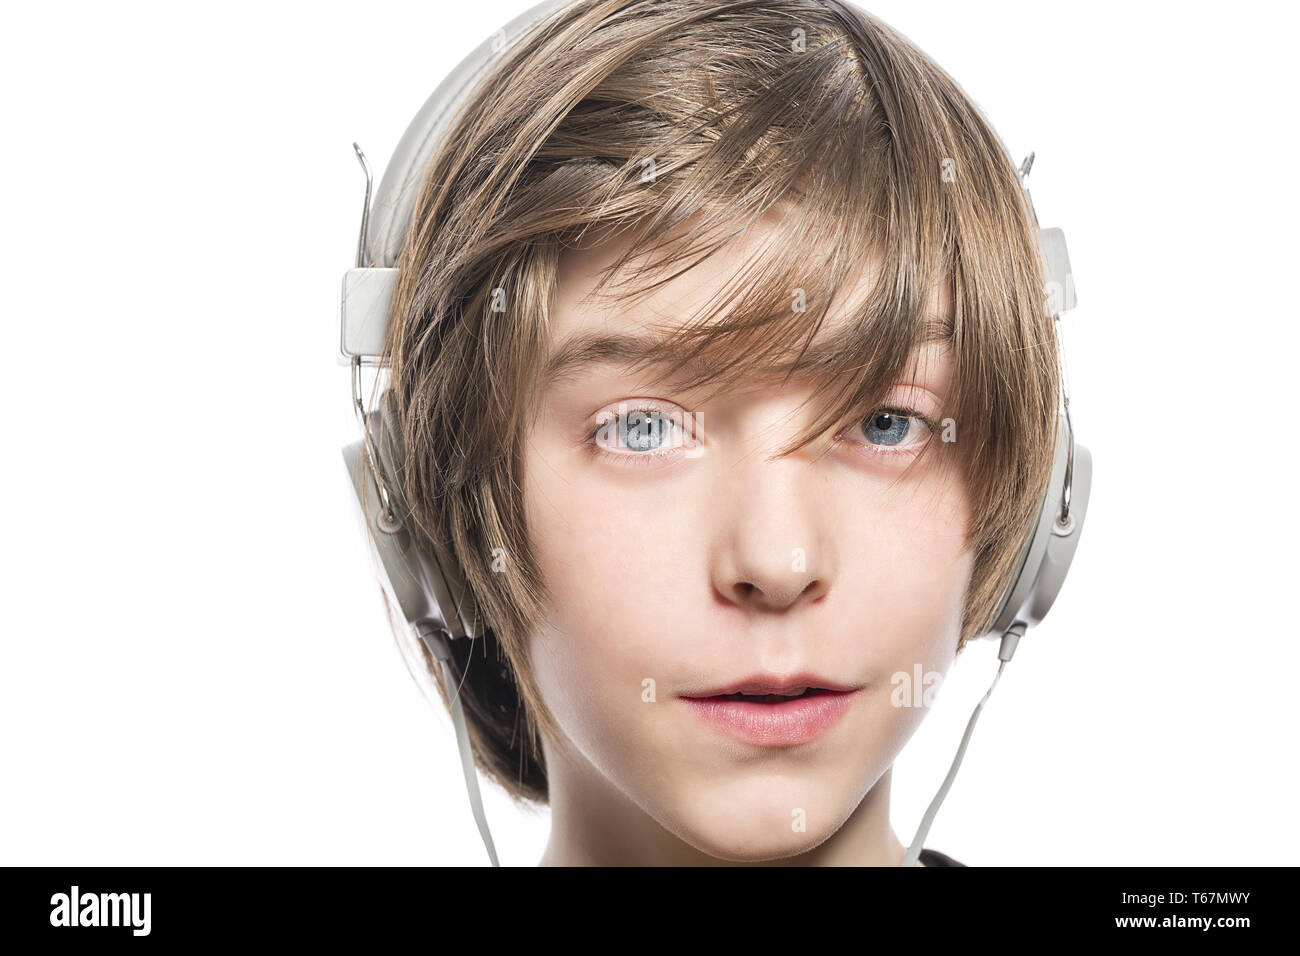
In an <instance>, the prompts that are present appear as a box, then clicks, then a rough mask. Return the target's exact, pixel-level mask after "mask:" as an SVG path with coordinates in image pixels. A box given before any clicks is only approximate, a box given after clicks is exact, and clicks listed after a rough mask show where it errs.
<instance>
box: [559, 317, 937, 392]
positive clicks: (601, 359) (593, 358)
mask: <svg viewBox="0 0 1300 956" xmlns="http://www.w3.org/2000/svg"><path fill="white" fill-rule="evenodd" d="M952 334H953V322H952V319H951V317H943V316H939V315H934V314H931V315H930V316H928V321H927V323H926V326H925V331H924V332H923V334H922V337H921V341H920V343H919V344H921V345H928V344H931V343H933V342H946V341H950V340H951V339H952ZM672 338H673V334H672V333H669V334H668V335H651V334H649V333H646V332H594V331H591V332H578V333H575V334H573V335H570V336H569V337H568V338H566V339H564V340H563V341H562V342H561V343H560V346H559V348H557V349H556V350H555V352H554V353H553V354H552V355H551V357H550V358H549V359H548V360H547V362H546V367H545V368H544V369H543V370H542V387H543V389H545V390H549V389H551V388H554V387H555V386H556V385H559V384H560V383H561V382H563V381H564V380H565V379H569V378H573V377H575V376H576V375H577V374H578V373H580V372H582V371H584V370H586V369H587V368H590V367H591V366H593V365H603V364H608V365H631V364H633V363H634V362H636V361H637V360H639V359H643V358H644V357H645V354H646V353H647V352H648V351H650V349H651V348H654V347H657V346H660V345H662V344H663V343H664V342H665V341H670V340H671V339H672ZM832 351H833V350H832V349H831V348H830V347H829V346H828V345H826V344H824V343H823V344H820V345H812V346H809V348H808V349H807V350H806V351H805V352H804V356H803V360H804V361H805V362H810V363H815V362H817V361H818V360H820V359H823V358H825V357H827V355H829V354H830V353H831V352H832ZM655 364H657V365H658V366H660V367H664V366H671V367H672V377H673V378H678V377H683V376H685V377H690V378H696V379H703V378H707V377H710V376H712V375H713V374H714V373H715V371H716V370H717V368H718V365H717V364H716V363H715V362H714V361H713V360H711V359H708V358H706V357H704V356H701V355H696V356H691V357H687V356H684V355H668V356H665V357H664V358H663V359H662V360H661V361H659V362H658V363H655Z"/></svg>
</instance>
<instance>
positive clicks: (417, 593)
mask: <svg viewBox="0 0 1300 956" xmlns="http://www.w3.org/2000/svg"><path fill="white" fill-rule="evenodd" d="M366 421H367V423H368V428H369V432H370V437H371V442H372V444H373V447H374V455H375V464H376V466H377V467H378V468H379V470H380V472H381V473H382V477H383V484H384V487H385V488H386V489H387V491H388V494H389V500H390V502H391V505H392V509H393V517H394V518H395V519H396V520H395V521H393V520H390V519H389V518H388V516H387V515H386V514H385V513H384V506H383V498H382V497H381V494H380V489H379V485H378V483H377V482H376V481H375V477H374V475H373V474H372V473H371V470H370V467H369V462H368V461H367V455H366V453H365V442H364V440H363V441H360V442H356V443H354V444H352V445H349V446H348V447H347V448H345V449H344V450H343V458H344V461H345V462H346V464H347V467H348V472H349V474H350V475H351V478H352V484H353V489H354V491H355V492H356V495H357V501H358V503H359V504H360V506H361V510H362V515H363V518H364V520H365V524H366V531H367V533H368V536H369V539H370V542H371V544H372V545H373V547H374V550H375V556H376V558H377V559H378V560H377V563H378V565H379V568H380V569H381V571H382V573H383V577H384V582H383V583H384V586H385V589H386V590H387V592H388V593H389V595H390V596H391V597H392V598H393V600H394V601H395V602H396V604H397V605H398V606H399V607H401V609H402V614H403V616H404V617H405V618H406V621H407V623H408V624H410V625H415V624H417V623H432V624H433V625H434V626H435V627H436V628H439V629H442V630H445V631H447V632H448V633H449V634H450V635H451V636H452V637H453V638H455V637H471V638H472V637H477V636H479V635H480V634H481V633H482V632H483V631H485V630H486V629H487V628H486V623H485V622H483V621H482V619H481V617H480V616H479V613H478V607H477V604H476V602H475V601H474V597H473V594H472V593H471V591H470V589H469V588H468V587H467V586H466V584H465V580H464V576H463V574H462V572H461V570H460V567H459V565H457V564H456V562H455V561H453V560H452V559H451V555H450V554H449V553H448V552H447V550H446V549H443V548H439V547H436V546H435V545H434V544H433V543H432V542H430V541H429V539H428V538H426V537H425V536H424V535H423V534H421V533H420V531H419V529H417V528H416V526H415V523H414V521H412V519H411V513H410V509H409V507H408V506H407V502H406V498H405V496H404V493H403V478H404V470H405V464H406V460H405V449H404V448H403V446H402V442H401V437H400V434H399V433H398V431H397V429H396V422H397V415H396V399H395V397H394V395H393V393H392V390H391V389H385V390H384V392H383V394H382V395H381V396H380V399H379V406H378V408H377V409H375V410H374V411H372V412H370V413H368V414H367V416H366Z"/></svg>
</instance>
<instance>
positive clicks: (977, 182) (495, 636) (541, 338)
mask: <svg viewBox="0 0 1300 956" xmlns="http://www.w3.org/2000/svg"><path fill="white" fill-rule="evenodd" d="M647 170H650V171H651V175H648V176H647V175H646V171H647ZM773 210H779V211H781V212H783V213H784V218H783V219H782V221H781V227H780V232H781V234H782V235H784V236H785V238H784V239H783V240H782V241H779V242H777V243H775V244H774V246H773V251H772V252H771V253H770V254H769V255H764V256H761V257H756V259H755V261H754V262H753V264H752V269H747V270H746V271H745V274H744V275H743V276H739V277H737V281H736V282H735V283H734V284H733V285H729V286H728V288H727V289H725V290H719V293H718V296H717V298H716V299H715V301H714V302H712V303H711V304H710V307H709V308H708V309H707V310H703V311H702V314H701V315H699V316H698V317H697V318H698V321H691V322H687V323H684V324H683V327H682V329H681V330H680V332H679V333H678V334H677V335H676V336H675V337H674V339H673V341H671V342H669V343H667V344H666V345H665V347H664V350H665V353H666V354H667V353H671V354H674V355H682V356H703V355H707V356H710V357H712V358H720V360H721V363H720V364H719V366H718V367H717V368H716V369H715V371H714V373H713V377H712V378H711V379H710V384H712V385H715V386H716V387H718V388H724V387H726V385H727V383H728V382H730V381H732V380H734V379H735V378H736V377H738V376H741V375H747V374H752V373H753V371H754V370H755V369H759V368H762V369H765V370H775V371H778V372H787V373H793V372H799V373H800V374H807V373H809V372H811V373H812V374H814V375H815V377H816V379H817V380H818V381H819V382H820V383H821V387H820V388H821V390H820V391H819V393H818V394H819V396H820V397H821V399H822V401H823V407H822V411H821V413H820V417H819V418H818V419H817V421H816V423H815V424H814V425H813V426H811V427H810V428H809V429H807V430H806V432H805V433H804V434H803V435H801V436H800V437H799V440H798V442H797V443H796V444H793V445H792V446H790V447H789V448H787V449H786V450H787V451H793V450H795V449H796V448H798V447H802V446H803V445H804V444H806V443H807V442H810V441H812V440H813V439H814V438H816V436H817V435H818V434H820V433H821V432H823V431H825V429H826V428H827V427H829V426H830V425H833V424H835V423H837V422H839V421H841V420H843V419H844V418H845V417H846V416H847V415H848V414H850V413H852V412H854V411H869V410H870V409H871V408H872V407H873V403H875V402H878V401H879V400H880V399H881V398H882V396H883V395H884V393H885V392H886V391H887V390H888V388H889V386H890V385H891V383H892V381H893V380H894V379H895V378H896V377H897V376H898V375H899V374H900V372H901V371H902V370H903V369H904V368H905V366H906V363H907V361H908V358H909V356H910V355H911V353H912V350H913V348H914V347H915V346H916V345H918V344H919V343H920V342H922V341H924V340H926V339H927V337H931V336H933V335H935V334H939V335H941V336H942V337H943V338H945V339H946V340H948V341H949V343H950V344H951V349H952V356H953V370H954V371H953V382H952V386H951V388H950V392H949V397H948V405H949V411H948V414H949V415H950V416H951V417H952V419H953V420H954V421H955V422H956V423H957V429H958V440H957V441H956V442H954V443H952V445H951V449H948V448H944V449H939V450H938V451H936V452H935V453H937V454H942V455H945V456H946V460H951V461H952V462H953V463H954V465H956V466H959V467H960V469H961V475H962V479H963V480H964V481H965V487H966V489H967V494H968V500H969V502H970V507H971V520H970V526H969V529H968V546H969V547H970V548H971V549H972V553H973V557H974V562H973V565H974V569H973V572H972V576H971V580H970V584H969V588H968V594H967V601H966V606H965V609H964V614H963V621H962V629H961V635H960V642H959V645H958V651H960V649H961V647H963V646H964V645H965V642H966V641H967V640H969V639H970V638H971V637H972V636H975V635H977V634H979V633H981V632H982V631H983V630H984V629H986V628H987V626H988V625H989V623H990V620H991V617H992V615H993V614H994V613H995V612H996V611H997V604H998V601H999V598H1000V597H1001V596H1002V594H1003V592H1004V590H1005V588H1006V587H1007V585H1008V583H1009V580H1010V577H1011V575H1012V574H1013V573H1014V571H1015V570H1016V569H1015V563H1016V561H1017V559H1018V558H1019V555H1020V546H1021V543H1022V542H1023V540H1024V538H1025V536H1026V534H1027V533H1028V530H1029V526H1030V523H1031V522H1032V521H1033V519H1034V517H1035V514H1036V511H1037V507H1038V504H1039V502H1040V500H1041V498H1042V495H1043V493H1044V490H1045V487H1046V484H1047V481H1048V476H1049V472H1050V469H1051V458H1052V447H1053V436H1054V433H1055V426H1056V418H1055V416H1056V410H1057V402H1058V389H1059V382H1058V369H1057V365H1056V344H1055V339H1054V335H1055V332H1054V327H1053V321H1052V320H1053V316H1052V315H1051V314H1050V312H1049V311H1048V309H1047V308H1046V307H1045V303H1044V276H1043V274H1042V265H1041V263H1040V260H1039V252H1038V244H1037V233H1036V229H1035V226H1034V222H1033V219H1032V214H1031V212H1030V210H1029V206H1028V203H1027V201H1026V198H1025V196H1024V192H1023V190H1022V189H1021V187H1020V183H1019V180H1018V177H1017V172H1016V170H1015V168H1014V167H1013V165H1012V163H1011V161H1010V158H1009V157H1008V155H1007V153H1006V151H1005V149H1004V147H1003V146H1002V144H1001V142H1000V141H999V139H998V138H997V136H996V134H995V133H994V132H993V130H992V129H991V127H990V125H989V123H988V122H987V121H986V120H985V118H984V117H983V116H982V114H981V113H980V112H979V110H978V109H977V108H976V106H975V105H974V104H973V103H972V102H971V101H970V99H969V98H968V97H967V96H966V95H965V94H964V93H963V92H962V91H961V89H960V88H958V86H957V85H956V84H955V83H954V82H953V80H952V79H951V78H950V77H948V75H947V74H946V73H944V72H943V71H942V70H941V69H940V68H939V67H938V66H936V65H935V64H934V63H933V62H932V61H931V60H930V59H929V58H928V57H926V56H925V54H923V53H922V52H921V51H920V50H918V49H917V48H916V47H915V46H913V45H912V44H911V43H910V42H909V41H908V40H906V39H905V38H904V37H902V36H900V35H899V34H898V33H896V32H894V31H893V30H891V29H890V28H889V27H887V26H885V25H884V24H882V23H880V22H879V21H877V20H876V19H874V18H873V17H871V16H869V15H867V14H865V13H863V12H861V11H859V10H857V9H856V8H854V7H850V6H848V5H846V4H843V3H840V2H836V0H731V2H727V0H659V2H650V0H636V2H629V0H579V2H575V3H572V4H570V5H569V6H567V7H566V8H564V9H563V10H561V11H559V12H557V13H555V14H553V15H552V16H551V17H549V18H548V19H547V21H546V22H545V24H544V26H542V27H541V28H538V29H535V30H534V31H533V32H531V33H530V34H529V35H528V36H527V37H525V38H524V39H523V40H522V41H521V42H519V43H518V44H516V45H515V46H513V47H511V48H509V49H508V50H507V51H506V52H504V53H503V54H502V58H501V60H500V61H499V62H498V63H497V64H495V65H494V66H493V68H492V71H491V74H490V76H489V77H488V79H487V80H486V81H484V82H482V83H480V84H479V85H478V86H477V87H476V89H475V90H474V91H473V93H472V95H471V96H470V97H469V98H468V102H467V105H466V107H465V108H464V109H463V110H462V111H461V112H460V113H459V114H458V116H457V118H456V119H455V120H454V121H453V122H452V123H451V125H450V126H449V128H448V129H447V131H446V133H445V136H444V137H443V139H442V140H441V142H440V143H439V144H438V146H437V148H436V150H435V152H434V155H433V157H432V159H431V161H430V163H429V166H428V168H427V170H426V171H425V175H424V177H423V179H422V182H421V186H420V191H419V194H418V198H417V200H416V203H415V207H414V212H413V215H412V220H411V224H410V227H409V230H408V231H407V233H406V235H405V238H404V246H403V248H402V250H401V254H400V258H399V260H398V262H397V265H398V267H399V269H400V270H401V273H400V275H401V278H400V281H399V286H398V289H397V292H396V294H395V297H394V302H393V311H392V315H391V321H390V328H389V337H388V342H387V346H386V353H387V358H388V359H389V361H390V362H391V369H392V371H391V379H390V381H391V385H392V387H393V390H394V394H395V396H396V398H397V407H398V413H399V414H398V418H399V422H400V431H401V435H402V438H403V440H404V442H405V446H406V459H407V468H406V471H405V474H404V475H403V476H402V477H401V481H402V487H403V489H404V491H405V494H406V497H407V500H408V501H409V502H410V504H411V509H412V516H413V518H414V520H415V522H416V524H417V526H418V528H419V529H420V531H421V533H423V534H424V535H426V536H427V537H428V538H430V539H431V540H436V541H440V542H443V543H444V546H445V547H446V548H448V549H449V550H450V551H451V552H452V553H454V555H455V559H456V560H457V561H458V562H459V564H460V566H461V567H462V568H463V569H464V572H465V575H466V578H467V581H468V583H469V585H470V587H471V588H472V589H473V591H474V594H475V595H476V598H477V600H478V603H479V606H480V608H481V609H482V611H483V613H484V615H485V617H486V620H487V621H488V622H490V623H491V625H492V627H491V631H490V632H489V634H488V636H487V638H485V639H484V640H482V641H475V642H473V646H470V642H467V641H458V642H455V644H456V645H457V646H456V647H455V648H454V649H453V651H454V658H455V671H456V677H457V682H458V684H460V685H461V686H460V688H459V693H460V695H461V700H462V702H463V704H464V706H465V708H466V713H467V717H468V721H469V729H470V737H471V740H472V742H473V746H474V751H475V756H476V760H477V762H478V764H479V767H480V769H481V770H482V771H483V772H484V773H486V774H488V775H489V776H490V777H492V778H493V779H495V780H496V781H497V782H498V783H499V784H500V785H501V786H502V787H504V788H505V789H506V790H507V792H509V793H510V794H512V795H513V796H514V797H516V798H517V799H527V800H536V801H544V800H545V799H546V796H547V788H546V770H545V766H544V763H543V758H542V752H541V749H540V747H539V745H538V734H539V733H544V734H546V733H558V730H557V728H556V727H555V725H554V719H553V717H552V716H551V715H550V712H549V711H548V709H547V708H546V706H545V703H544V702H543V701H542V699H541V696H540V694H539V692H538V688H537V686H536V684H535V682H534V680H533V677H532V674H531V671H530V669H529V667H528V660H527V651H526V648H527V637H528V635H529V634H530V633H531V632H532V630H533V629H534V626H535V622H538V621H540V620H541V619H542V617H543V615H544V609H545V607H546V603H547V596H546V589H545V586H544V582H543V581H542V579H541V575H540V574H539V572H538V569H537V566H536V564H535V561H534V559H533V554H532V549H531V543H530V540H529V537H528V530H527V526H526V523H525V515H524V508H523V493H522V489H523V477H524V476H523V470H522V462H523V447H524V444H523V440H524V437H525V436H526V434H527V429H528V428H529V426H530V421H531V402H530V396H532V395H533V394H534V392H535V389H536V388H537V383H538V381H539V380H540V375H541V373H542V371H543V370H544V368H545V364H546V362H547V359H548V356H549V351H548V350H549V349H550V348H551V347H552V346H553V343H551V341H550V339H549V337H548V334H547V328H548V323H547V318H548V307H549V304H550V301H551V298H552V293H553V292H554V289H555V283H556V271H557V264H558V262H559V257H560V254H561V252H562V251H563V250H564V249H565V248H568V247H573V246H576V245H578V244H580V243H583V242H587V241H591V240H592V238H593V237H594V236H598V235H602V236H603V235H607V234H619V235H627V236H631V237H633V239H634V241H633V244H632V247H631V248H630V249H629V251H628V253H627V255H626V256H624V257H623V258H622V259H621V260H620V262H619V263H616V264H615V267H614V269H618V268H619V267H621V266H622V265H623V264H625V262H627V261H631V260H632V259H634V258H637V257H641V256H646V257H647V262H649V260H650V258H651V257H652V255H653V254H657V253H661V255H660V257H659V258H657V259H654V260H653V266H651V265H647V267H646V268H645V269H644V270H641V271H639V272H638V273H636V274H638V275H640V276H643V277H646V278H645V281H643V282H639V283H634V284H633V285H632V286H631V287H628V288H626V289H623V290H622V291H621V292H619V293H618V294H619V296H620V297H622V298H624V299H626V300H627V301H631V300H632V299H633V298H635V297H636V296H637V295H639V294H641V293H643V292H645V291H648V287H649V284H650V283H649V277H651V276H656V277H663V276H671V275H673V274H674V269H678V268H680V269H685V268H689V267H690V265H692V264H694V263H695V262H697V261H699V259H700V258H701V257H703V256H706V255H708V254H709V253H711V252H712V251H714V250H715V249H717V248H720V247H721V246H722V245H723V244H725V243H726V242H728V241H729V240H730V239H731V238H733V237H735V236H736V235H737V234H738V233H739V232H740V231H741V230H743V229H744V228H745V227H746V226H747V225H749V224H751V223H753V222H754V221H755V220H756V219H757V218H758V217H760V216H763V215H764V214H767V213H769V212H770V211H773ZM687 226H693V227H696V228H694V229H691V230H690V231H689V232H687ZM869 262H872V263H876V264H878V266H879V268H878V271H876V272H875V273H874V276H875V279H876V281H875V283H874V285H873V287H872V289H871V291H870V294H869V295H868V297H867V298H866V299H865V301H864V302H863V303H862V304H861V305H858V306H856V307H855V308H854V309H853V310H852V312H851V314H850V316H849V319H848V321H846V322H844V323H841V324H839V325H837V326H836V328H834V329H833V330H832V329H829V328H828V329H825V330H823V331H824V334H823V335H822V336H820V337H819V338H818V342H817V346H816V348H813V349H809V348H808V345H809V343H810V342H811V340H812V337H813V336H814V335H816V334H817V333H818V331H819V329H822V319H823V318H824V317H825V315H826V312H827V309H828V307H829V305H830V303H831V299H832V297H833V296H834V295H835V294H836V291H837V290H840V289H841V288H842V287H845V285H846V283H849V282H855V281H857V279H858V277H859V276H860V274H861V271H862V269H863V268H864V265H865V264H866V263H869ZM613 271H614V270H611V272H610V273H609V274H610V275H612V274H613ZM658 281H663V279H661V278H657V279H656V282H658ZM941 282H943V283H949V288H950V290H951V294H952V297H953V309H952V314H951V315H950V316H947V317H945V318H946V321H945V322H944V323H943V324H942V326H941V327H940V328H938V329H936V328H935V327H933V326H932V325H931V324H930V323H928V322H927V321H926V319H925V317H924V314H923V313H924V311H925V310H924V306H925V304H926V299H927V296H928V295H929V293H930V291H931V290H932V289H934V288H935V287H936V284H937V283H941ZM796 289H801V290H803V295H804V299H805V301H806V302H807V310H806V311H795V310H793V309H792V308H791V297H792V293H793V291H794V290H796ZM493 290H503V291H502V292H499V293H497V294H496V296H497V299H496V301H497V302H499V303H503V304H504V306H505V308H504V311H497V310H495V309H494V308H493V304H494V301H493V300H494V295H493ZM837 301H838V300H837ZM660 358H661V356H660V355H659V354H657V353H647V355H646V357H645V361H646V362H647V363H649V362H652V361H656V360H658V359H660ZM864 417H865V416H864ZM936 444H937V443H936V442H933V441H932V442H930V443H929V446H934V445H936ZM929 446H927V452H929V450H930V448H929ZM494 549H502V550H501V551H497V552H495V553H496V554H497V555H501V554H504V555H505V556H506V561H505V566H504V569H503V570H500V571H494V570H493V568H492V562H493V556H494ZM427 664H428V662H427V661H426V665H427ZM440 693H443V694H444V700H445V699H446V698H445V693H444V692H443V691H442V689H441V687H440Z"/></svg>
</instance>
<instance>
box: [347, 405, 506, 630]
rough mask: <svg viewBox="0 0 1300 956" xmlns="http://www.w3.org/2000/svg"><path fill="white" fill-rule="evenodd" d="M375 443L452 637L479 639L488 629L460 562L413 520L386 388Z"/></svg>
mask: <svg viewBox="0 0 1300 956" xmlns="http://www.w3.org/2000/svg"><path fill="white" fill-rule="evenodd" d="M374 414H375V415H376V416H377V427H375V428H374V429H373V431H374V432H375V433H376V436H375V440H376V444H377V446H378V450H377V455H378V456H379V458H380V460H381V462H382V463H383V464H382V467H383V468H384V471H385V474H387V475H392V476H393V478H394V480H393V481H392V482H390V484H389V490H390V492H391V493H392V494H393V496H394V497H395V498H396V499H397V501H398V505H399V507H400V509H401V511H400V520H401V522H402V525H403V526H404V527H405V528H406V530H407V532H408V533H409V534H410V535H411V540H412V543H413V545H414V551H415V552H416V554H417V556H418V559H419V560H420V562H421V565H422V569H423V576H424V579H425V580H426V581H427V582H428V586H429V590H430V592H431V593H430V597H431V598H432V599H433V601H435V602H436V604H437V606H438V608H439V609H440V611H441V612H442V613H441V615H440V617H441V620H442V623H443V624H444V626H445V627H446V629H447V630H448V631H449V632H450V633H451V636H452V637H469V638H474V637H479V636H481V635H482V634H483V632H485V631H486V630H487V625H486V623H485V622H484V621H483V619H482V617H481V615H480V614H479V610H478V603H477V602H476V601H475V600H474V593H473V591H471V590H470V588H469V585H468V584H467V583H466V581H465V575H464V572H463V571H462V570H461V567H460V565H459V563H457V562H456V560H455V558H454V557H453V555H452V552H451V550H450V548H449V547H444V546H441V545H438V544H435V543H434V542H432V541H430V540H429V539H428V538H427V537H425V536H424V535H423V534H421V533H420V531H419V529H418V528H416V527H415V522H414V521H412V520H411V512H410V507H409V506H408V504H407V501H406V498H405V493H404V491H403V488H404V485H403V483H402V479H403V477H404V475H405V470H406V449H405V446H404V445H403V443H402V438H401V433H400V431H399V430H398V417H397V399H396V396H395V394H394V393H393V390H392V389H391V388H389V389H384V391H383V394H381V395H380V397H379V407H378V409H377V410H376V412H375V413H374Z"/></svg>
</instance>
